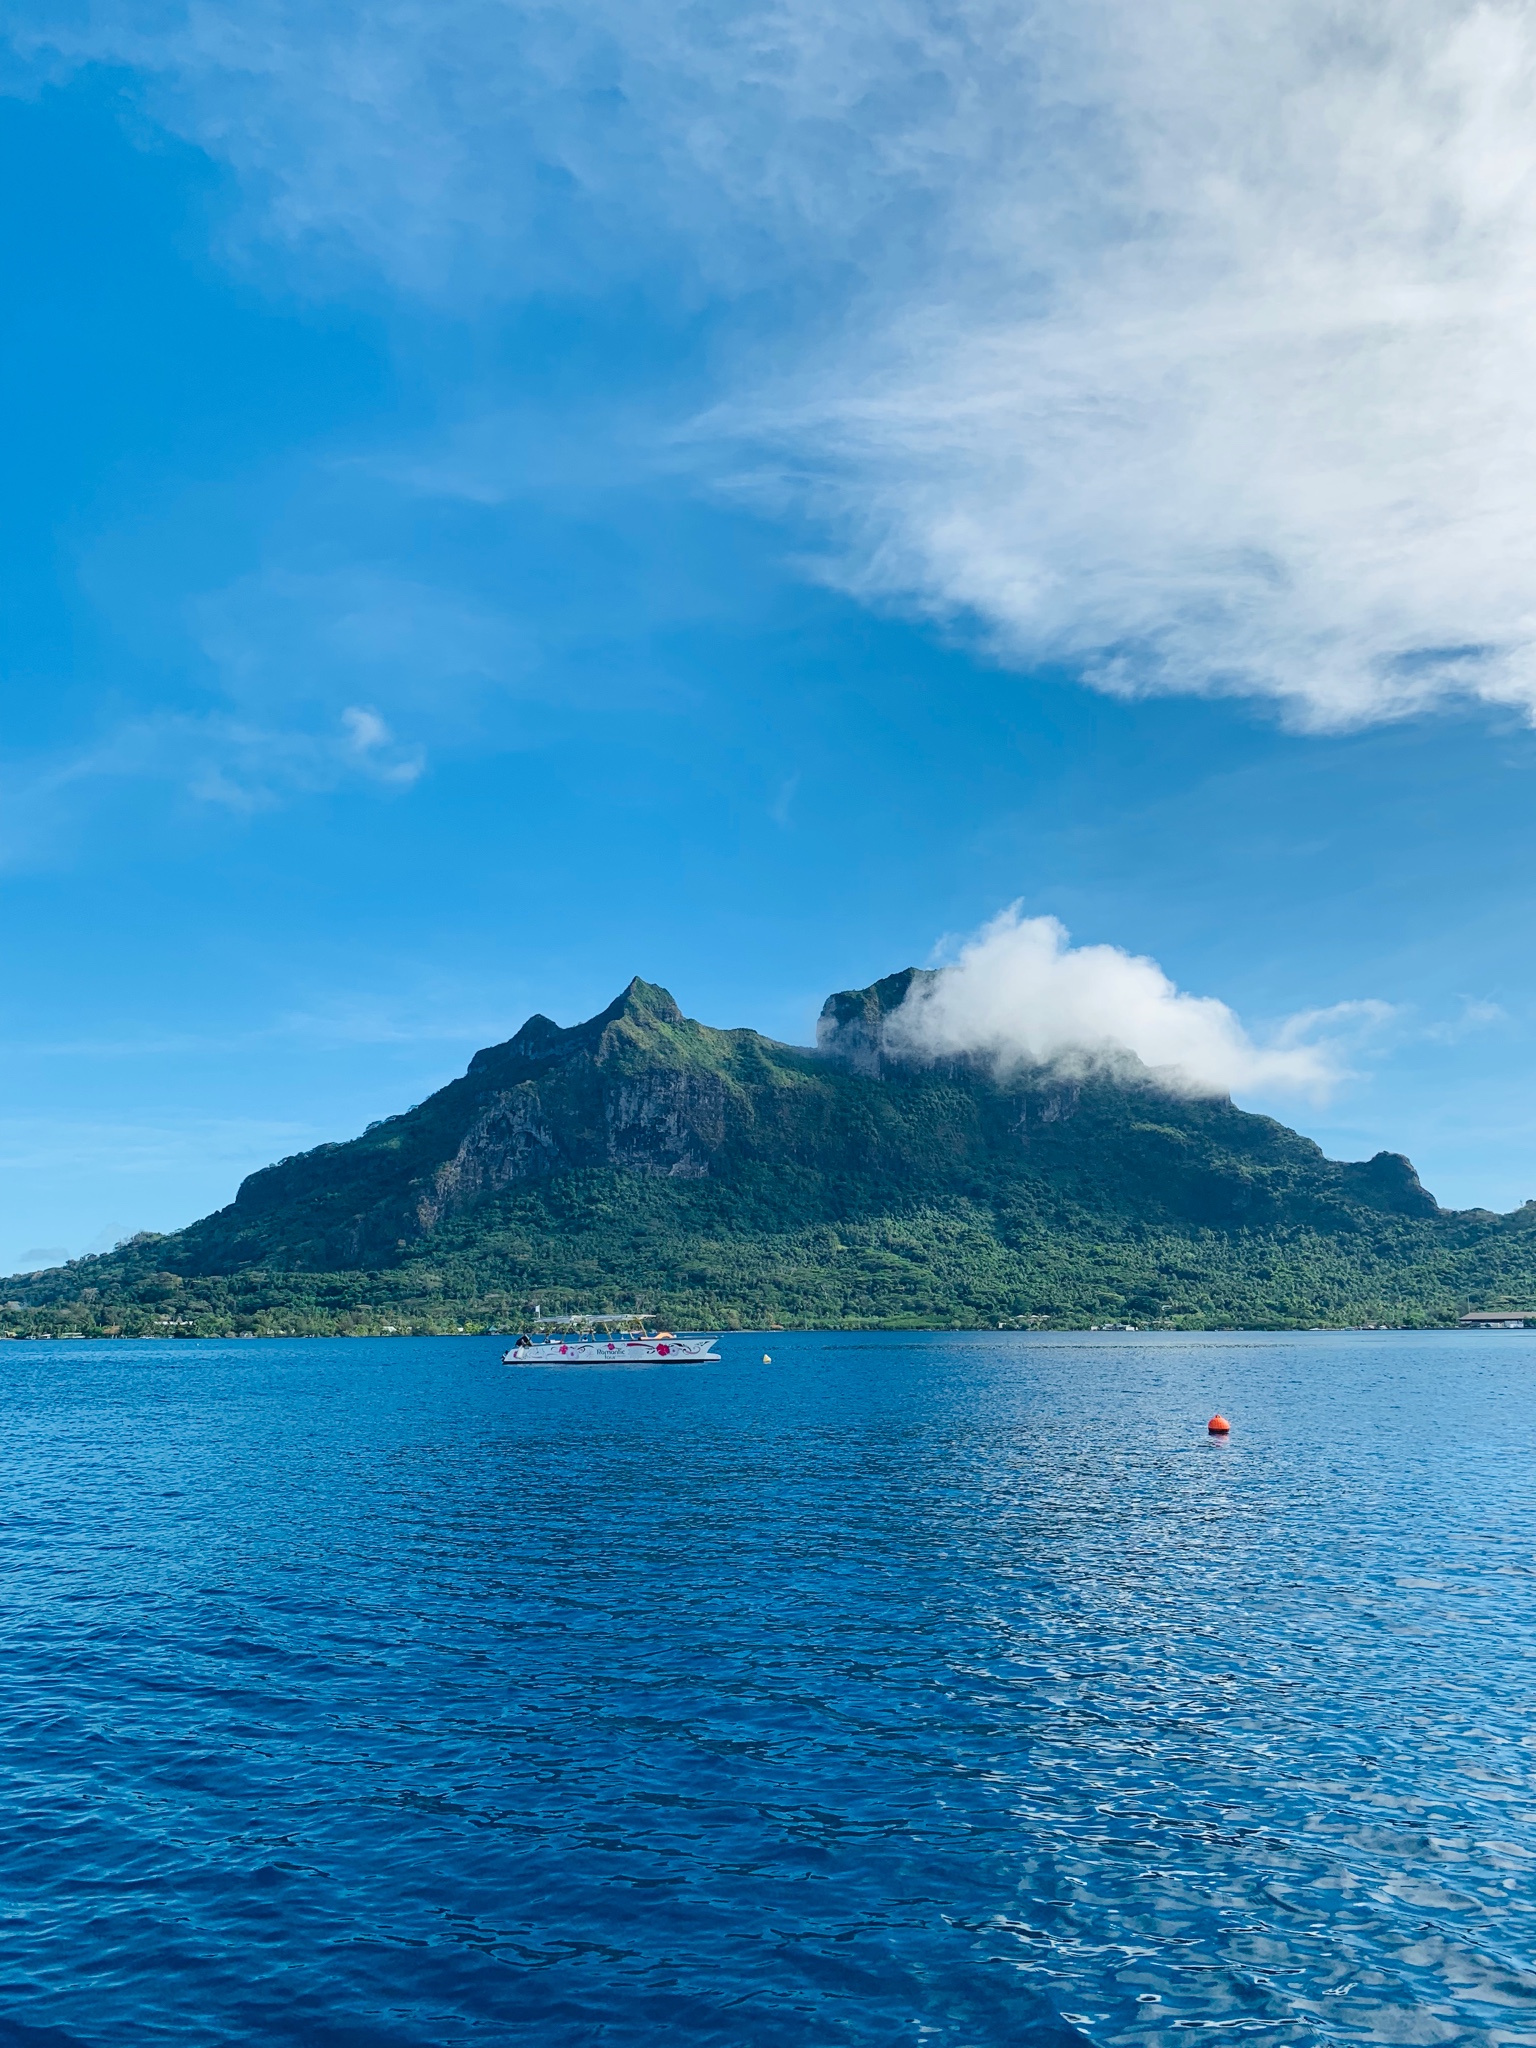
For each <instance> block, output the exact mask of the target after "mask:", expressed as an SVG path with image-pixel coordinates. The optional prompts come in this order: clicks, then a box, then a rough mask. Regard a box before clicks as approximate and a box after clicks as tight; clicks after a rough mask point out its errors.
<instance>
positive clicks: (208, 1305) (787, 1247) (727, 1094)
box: [0, 976, 1536, 1336]
mask: <svg viewBox="0 0 1536 2048" xmlns="http://www.w3.org/2000/svg"><path fill="white" fill-rule="evenodd" d="M908 979H909V977H907V976H897V977H892V978H891V980H890V981H889V982H885V983H879V984H877V985H876V987H875V988H874V989H872V990H863V991H857V992H855V993H853V994H851V995H844V996H840V997H836V998H834V999H833V1001H832V1002H831V1003H829V1005H828V1011H827V1029H828V1042H827V1046H826V1049H825V1050H824V1051H823V1052H822V1053H820V1054H816V1053H809V1052H805V1051H802V1050H799V1049H797V1048H794V1047H789V1046H780V1045H775V1044H773V1043H772V1042H770V1041H768V1040H765V1039H763V1038H760V1037H758V1035H757V1034H756V1033H755V1032H750V1031H732V1032H721V1031H712V1030H709V1029H707V1028H706V1027H705V1026H702V1025H698V1024H694V1023H691V1022H689V1021H688V1020H686V1019H684V1018H683V1017H682V1016H681V1015H680V1013H679V1012H678V1010H677V1008H676V1005H675V1004H673V1002H672V1000H671V998H670V997H669V996H668V995H667V994H666V992H665V991H664V990H660V989H654V988H650V987H648V986H647V985H646V984H645V983H642V982H636V983H633V984H632V985H631V987H630V988H629V989H628V990H627V991H626V992H625V994H624V995H623V996H622V997H620V999H619V1000H618V1002H617V1003H615V1004H613V1005H612V1006H611V1007H610V1008H609V1009H608V1010H606V1011H604V1012H603V1014H602V1015H601V1016H600V1017H597V1018H594V1019H592V1020H591V1021H590V1022H589V1023H587V1024H584V1025H579V1026H576V1027H575V1028H573V1029H572V1030H569V1031H562V1030H560V1029H559V1028H558V1027H557V1026H555V1025H553V1024H551V1023H550V1022H549V1021H548V1020H547V1019H545V1018H541V1017H535V1018H533V1019H531V1020H530V1021H529V1023H528V1024H526V1025H525V1026H524V1027H523V1029H522V1031H520V1032H519V1033H518V1035H517V1037H516V1038H514V1039H512V1040H511V1041H509V1043H508V1044H506V1045H502V1046H496V1047H493V1048H491V1049H490V1050H488V1051H486V1052H482V1053H479V1054H477V1055H476V1057H475V1059H474V1061H473V1062H472V1063H471V1066H470V1069H469V1072H468V1073H467V1074H466V1075H465V1076H464V1077H463V1078H462V1079H461V1080H458V1081H455V1082H453V1083H452V1084H451V1085H450V1086H449V1087H447V1088H445V1089H443V1090H441V1091H440V1092H439V1093H438V1094H437V1095H435V1096H433V1097H432V1098H431V1099H430V1100H429V1101H428V1102H425V1103H423V1104H421V1105H420V1106H419V1107H418V1108H416V1109H413V1110H410V1111H408V1112H407V1113H406V1114H405V1115H403V1116H399V1117H393V1118H391V1119H389V1120H388V1121H387V1122H385V1123H382V1124H379V1125H376V1126H374V1127H373V1128H372V1129H370V1130H369V1131H367V1132H366V1133H364V1135H363V1136H362V1137H361V1138H358V1139H355V1140H353V1141H352V1142H351V1143H350V1144H345V1145H327V1146H321V1147H320V1148H319V1149H318V1150H317V1151H314V1152H310V1153H306V1154H303V1155H302V1156H300V1157H298V1158H296V1159H290V1160H285V1161H283V1162H281V1163H280V1164H279V1165H277V1166H273V1167H269V1168H267V1169H265V1170H264V1171H263V1172H261V1173H257V1174H253V1175H252V1176H251V1177H250V1179H249V1180H247V1181H246V1182H245V1184H244V1185H243V1186H242V1188H241V1189H240V1192H239V1195H238V1196H237V1198H236V1200H235V1201H234V1202H233V1203H232V1204H231V1205H230V1206H229V1207H228V1208H227V1209H222V1210H220V1211H218V1212H217V1214H215V1215H213V1216H209V1217H205V1218H204V1219H203V1220H202V1221H201V1222H199V1223H195V1224H192V1225H191V1226H189V1228H187V1229H186V1230H183V1231H179V1232H177V1233H175V1234H174V1235H170V1236H151V1235H144V1236H141V1237H139V1238H136V1239H134V1240H133V1241H132V1242H130V1243H128V1244H126V1245H123V1246H120V1247H119V1248H118V1249H117V1250H116V1251H114V1252H112V1253H109V1254H107V1255H105V1256H104V1257H100V1258H89V1259H82V1260H78V1261H74V1262H72V1263H71V1264H70V1265H68V1266H66V1267H63V1268H59V1269H57V1270H55V1271H52V1272H49V1273H43V1274H37V1275H33V1276H29V1277H26V1278H22V1279H14V1280H11V1281H8V1282H4V1283H0V1290H3V1293H4V1295H5V1297H6V1300H5V1304H4V1305H3V1306H0V1330H3V1331H4V1332H5V1333H6V1334H8V1335H12V1336H30V1335H42V1334H47V1335H60V1336H63V1335H74V1334H78V1335H80V1336H105V1335H121V1336H147V1335H168V1334H181V1335H187V1336H238V1335H241V1334H244V1333H248V1334H251V1335H258V1336H260V1335H269V1334H287V1333H293V1334H315V1335H320V1334H327V1333H347V1332H357V1333H376V1332H387V1331H399V1332H437V1331H454V1330H459V1329H465V1330H485V1329H493V1328H503V1329H505V1328H509V1327H512V1326H515V1325H516V1323H517V1322H518V1321H519V1320H520V1319H521V1317H522V1316H523V1315H524V1314H525V1313H526V1312H527V1310H528V1308H529V1307H530V1305H531V1304H532V1303H534V1302H537V1303H539V1304H540V1305H541V1306H542V1308H543V1309H544V1310H545V1311H546V1312H554V1311H561V1310H566V1309H577V1308H587V1309H596V1308H606V1307H610V1306H615V1305H617V1306H621V1307H622V1306H627V1305H629V1304H630V1303H631V1302H633V1301H635V1300H636V1299H637V1297H638V1298H639V1299H640V1300H642V1301H643V1302H644V1304H645V1305H646V1306H647V1307H651V1308H654V1309H655V1310H657V1311H658V1312H659V1313H660V1314H662V1315H663V1316H664V1317H665V1318H666V1320H667V1321H668V1322H671V1323H675V1324H677V1325H679V1326H682V1327H706V1328H708V1327H715V1328H727V1329H728V1328H731V1327H733V1326H736V1327H752V1326H758V1325H762V1324H765V1323H783V1324H786V1325H789V1326H792V1327H793V1326H797V1325H815V1326H821V1327H828V1328H869V1327H902V1326H942V1327H964V1326H975V1325H982V1326H996V1325H998V1324H1007V1325H1014V1326H1042V1327H1055V1328H1060V1327H1069V1328H1070V1327H1084V1326H1087V1325H1089V1324H1095V1323H1097V1324H1102V1323H1126V1322H1129V1323H1136V1324H1138V1325H1140V1326H1143V1327H1146V1326H1149V1325H1151V1326H1161V1327H1168V1328H1184V1329H1197V1328H1209V1327H1213V1326H1217V1327H1219V1326H1232V1325H1243V1326H1247V1327H1265V1328H1297V1327H1310V1326H1314V1325H1339V1324H1359V1323H1377V1324H1393V1325H1408V1326H1413V1327H1429V1326H1434V1325H1442V1324H1446V1323H1450V1322H1453V1321H1454V1320H1455V1317H1456V1315H1457V1314H1458V1313H1459V1312H1460V1311H1461V1310H1462V1308H1464V1307H1465V1306H1466V1304H1467V1303H1468V1301H1475V1302H1476V1303H1478V1304H1479V1305H1483V1306H1500V1305H1511V1306H1519V1305H1524V1304H1526V1303H1529V1302H1531V1301H1532V1300H1536V1205H1533V1204H1528V1205H1527V1206H1526V1207H1525V1208H1524V1209H1521V1210H1517V1211H1516V1212H1515V1213H1514V1214H1513V1215H1511V1216H1507V1217H1500V1216H1494V1215H1491V1214H1489V1213H1487V1212H1484V1211H1471V1212H1468V1213H1464V1214H1449V1213H1447V1212H1444V1211H1442V1210H1440V1209H1438V1208H1437V1207H1436V1205H1435V1203H1434V1202H1433V1200H1432V1199H1431V1198H1430V1196H1428V1195H1427V1194H1426V1193H1425V1191H1424V1190H1423V1189H1422V1188H1421V1187H1420V1186H1419V1183H1418V1179H1417V1177H1416V1175H1415V1174H1414V1172H1413V1169H1412V1167H1411V1166H1410V1165H1409V1164H1408V1162H1407V1161H1406V1160H1405V1159H1402V1158H1400V1157H1398V1156H1397V1155H1396V1154H1390V1153H1382V1154H1378V1156H1377V1157H1376V1158H1375V1159H1374V1160H1371V1161H1368V1162H1365V1163H1362V1164H1343V1163H1340V1162H1337V1161H1331V1160H1328V1159H1325V1158H1324V1157H1323V1154H1322V1153H1321V1151H1320V1150H1319V1149H1318V1147H1317V1146H1316V1145H1314V1144H1312V1142H1311V1141H1310V1140H1309V1139H1306V1138H1303V1137H1300V1136H1298V1135H1297V1133H1296V1132H1294V1131H1290V1130H1287V1129H1286V1128H1285V1126H1284V1125H1281V1124H1278V1123H1275V1122H1273V1121H1272V1120H1270V1119H1269V1118H1265V1117H1257V1116H1250V1115H1248V1114H1246V1113H1245V1112H1243V1111H1241V1110H1237V1109H1234V1108H1233V1107H1232V1105H1231V1104H1230V1103H1229V1102H1226V1101H1199V1102H1190V1101H1183V1100H1179V1099H1176V1098H1173V1097H1170V1096H1168V1095H1166V1094H1164V1093H1161V1092H1159V1091H1158V1090H1157V1089H1156V1088H1155V1087H1154V1086H1153V1085H1152V1083H1151V1081H1150V1078H1149V1077H1148V1076H1146V1075H1145V1074H1141V1073H1133V1072H1126V1073H1121V1074H1118V1075H1115V1076H1110V1075H1105V1074H1098V1075H1096V1076H1090V1077H1087V1078H1083V1079H1080V1080H1071V1079H1066V1078H1063V1077H1062V1076H1061V1075H1059V1074H1053V1073H1049V1072H1030V1073H1023V1074H1013V1075H1007V1076H1004V1077H1002V1078H1001V1079H999V1078H998V1077H996V1076H994V1075H993V1074H992V1073H991V1072H990V1071H989V1070H986V1069H983V1068H981V1067H979V1066H977V1065H974V1064H969V1063H964V1062H950V1063H946V1064H943V1065H930V1066H918V1065H913V1064H902V1063H892V1062H889V1061H887V1060H884V1059H883V1058H882V1056H881V1054H880V1050H879V1030H878V1026H879V1021H880V1017H881V1015H882V1014H883V1013H884V1012H885V1011H887V1010H889V1009H890V1008H892V1007H894V1005H895V1004H896V1003H897V1002H899V1001H900V999H901V996H902V995H903V994H904V993H905V989H906V986H907V982H908Z"/></svg>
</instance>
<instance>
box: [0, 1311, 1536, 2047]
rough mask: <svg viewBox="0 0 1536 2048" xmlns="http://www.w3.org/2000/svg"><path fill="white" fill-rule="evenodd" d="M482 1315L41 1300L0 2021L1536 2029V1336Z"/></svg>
mask: <svg viewBox="0 0 1536 2048" xmlns="http://www.w3.org/2000/svg"><path fill="white" fill-rule="evenodd" d="M765 1346H766V1348H767V1349H768V1350H769V1351H770V1352H771V1353H772V1362H771V1363H764V1362H763V1356H762V1354H763V1351H764V1348H765ZM500 1349H501V1346H500V1345H499V1344H498V1343H497V1341H496V1340H495V1339H487V1338H463V1339H430V1340H414V1339H381V1340H337V1341H323V1342H316V1341H311V1342H292V1343H289V1342H244V1343H239V1342H230V1343H191V1342H167V1343H163V1344H162V1343H148V1342H125V1343H117V1344H85V1343H80V1342H73V1343H55V1344H43V1343H13V1344H4V1345H0V1389H3V1406H0V1429H3V1454H4V1496H3V1518H0V1537H3V1546H4V1547H3V1558H0V1568H3V1618H4V1639H3V1658H0V1708H3V1714H0V1739H3V1751H0V1769H3V1774H4V1775H3V1795H4V1796H3V1805H0V2044H7V2048H8V2044H30V2048H44V2044H52V2048H68V2044H90V2048H108V2044H111V2048H132V2044H138V2043H151V2042H153V2043H160V2042H165V2043H172V2042H174V2043H176V2044H179V2048H193V2044H200V2043H214V2042H219V2043H224V2042H242V2043H268V2042H271V2043H298V2042H302V2043H315V2044H337V2048H340V2044H348V2048H365V2044H366V2048H376V2044H377V2048H385V2044H391V2048H393V2044H399V2048H405V2044H422V2048H456V2044H460V2043H470V2042H473V2043H491V2042H518V2043H521V2042H528V2043H538V2044H540V2048H546V2044H547V2048H566V2044H577V2043H580V2044H588V2043H591V2044H604V2048H626V2044H631V2043H668V2044H679V2048H690V2044H696V2043H697V2044H703V2043H731V2044H740V2043H748V2044H757V2043H761V2044H764V2048H779V2044H783V2048H840V2044H847V2048H854V2044H860V2048H862V2044H866V2043H869V2044H875V2043H880V2044H884V2043H904V2042H913V2043H922V2044H929V2048H931V2044H941V2048H992V2044H1002V2043H1010V2044H1014V2043H1025V2044H1028V2043H1041V2044H1045V2043H1056V2044H1065V2043H1068V2042H1072V2041H1077V2040H1081V2039H1083V2038H1087V2039H1089V2040H1092V2041H1094V2042H1098V2043H1125V2044H1131V2043H1134V2044H1137V2048H1154V2044H1158V2048H1175V2044H1188V2043H1190V2042H1191V2041H1192V2040H1195V2039H1200V2038H1204V2039H1208V2040H1213V2039H1221V2038H1223V2037H1236V2036H1243V2037H1248V2038H1257V2039H1260V2040H1263V2041H1265V2042H1276V2043H1281V2042H1304V2041H1351V2042H1354V2041H1359V2042H1367V2041H1369V2042H1386V2043H1442V2042H1461V2041H1468V2042H1470V2041H1486V2042H1489V2043H1496V2042H1497V2043H1506V2042H1507V2043H1526V2042H1532V2043H1536V1780H1533V1772H1536V1711H1533V1703H1536V1332H1533V1333H1525V1334H1498V1335H1483V1334H1478V1335H1472V1336H1461V1335H1416V1336H1402V1335H1395V1334H1385V1333H1382V1334H1360V1335H1354V1334H1331V1335H1322V1336H1295V1337H1293V1336H1247V1337H1229V1336H1189V1337H1183V1336H1132V1335H1100V1336H1093V1335H1089V1336H1083V1337H1074V1336H1060V1337H1049V1336H1034V1337H1028V1336H1005V1335H1001V1334H995V1335H994V1334H977V1335H960V1336H948V1335H946V1336H931V1335H910V1336H909V1335H901V1336H882V1335H857V1336H817V1335H774V1336H773V1337H771V1338H767V1339H765V1338H763V1337H761V1336H759V1337H730V1338H726V1339H723V1340H722V1342H721V1352H722V1363H720V1364H719V1365H715V1366H703V1367H697V1366H696V1367H666V1366H664V1367H659V1368H656V1369H652V1370H617V1371H615V1370H607V1369H596V1368H592V1369H576V1370H565V1371H551V1370H537V1371H530V1370H525V1369H507V1368H505V1367H503V1366H502V1365H501V1364H500V1362H499V1353H500ZM1217 1407H1220V1408H1221V1409H1222V1410H1223V1411H1224V1412H1225V1413H1226V1414H1227V1415H1228V1416H1230V1418H1231V1420H1232V1424H1233V1430H1232V1435H1231V1438H1230V1439H1229V1440H1227V1441H1225V1442H1223V1441H1213V1440H1211V1439H1209V1438H1208V1437H1207V1434H1206V1431H1205V1421H1206V1418H1207V1416H1208V1415H1209V1414H1210V1413H1211V1411H1212V1410H1213V1409H1215V1408H1217Z"/></svg>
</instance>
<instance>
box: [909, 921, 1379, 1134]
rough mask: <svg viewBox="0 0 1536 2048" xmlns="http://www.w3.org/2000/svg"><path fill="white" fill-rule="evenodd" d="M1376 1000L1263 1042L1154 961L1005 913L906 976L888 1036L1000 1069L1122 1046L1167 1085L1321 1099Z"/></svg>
mask: <svg viewBox="0 0 1536 2048" xmlns="http://www.w3.org/2000/svg"><path fill="white" fill-rule="evenodd" d="M1389 1014H1390V1012H1389V1010H1388V1006H1387V1005H1386V1004H1383V1003H1373V1002H1359V1003H1348V1004H1342V1005H1339V1006H1338V1007H1337V1008H1335V1009H1332V1010H1329V1011H1326V1012H1309V1013H1307V1014H1305V1015H1302V1016H1299V1017H1295V1018H1292V1019H1290V1020H1289V1021H1288V1022H1287V1024H1286V1025H1285V1026H1283V1027H1282V1029H1281V1030H1280V1031H1279V1032H1278V1033H1277V1034H1276V1035H1275V1036H1274V1038H1273V1039H1272V1040H1271V1041H1270V1042H1269V1043H1268V1044H1265V1045H1260V1044H1256V1043H1255V1042H1254V1040H1253V1039H1252V1038H1251V1037H1250V1036H1249V1034H1248V1033H1247V1032H1246V1031H1245V1030H1244V1029H1243V1026H1242V1023H1241V1022H1240V1020H1239V1019H1238V1017H1237V1016H1236V1015H1235V1013H1234V1012H1233V1011H1232V1010H1230V1009H1229V1008H1228V1007H1227V1005H1226V1004H1225V1003H1223V1002H1219V1001H1217V999H1216V998H1215V997H1213V996H1192V995H1187V994H1186V993H1185V992H1184V991H1183V990H1182V989H1180V988H1177V987H1175V985H1174V983H1173V982H1172V981H1170V980H1169V978H1168V976H1167V975H1166V974H1165V973H1164V972H1163V970H1162V968H1161V967H1159V966H1158V964H1157V962H1156V961H1155V960H1149V959H1147V958H1145V957H1144V956H1141V955H1137V954H1132V953H1126V952H1122V951H1121V949H1120V948H1119V947H1118V946H1074V945H1073V944H1072V943H1071V938H1070V934H1069V933H1068V932H1067V930H1066V928H1065V926H1063V925H1062V924H1061V923H1060V922H1059V921H1058V920H1057V919H1056V918H1054V917H1021V916H1020V915H1019V913H1018V910H1017V908H1014V909H1012V910H1007V911H1004V912H1003V914H1002V915H1001V916H1000V917H997V918H994V919H993V920H992V922H991V923H990V924H988V925H986V926H984V927H983V928H982V930H981V931H980V932H978V933H977V934H976V936H975V937H974V938H972V939H971V940H969V941H968V942H967V943H966V944H965V945H964V946H962V948H961V949H960V953H959V956H958V958H957V959H956V960H955V961H954V962H953V963H952V964H951V965H949V966H947V967H945V968H943V969H942V970H941V971H940V972H939V973H938V974H936V975H932V976H927V977H924V978H923V979H922V980H920V981H917V982H915V983H914V984H913V986H912V989H911V991H910V992H909V994H908V995H907V998H906V1000H905V1001H904V1002H903V1003H902V1005H901V1007H900V1008H899V1009H898V1010H896V1011H895V1012H894V1013H893V1014H892V1015H891V1017H890V1018H889V1019H888V1020H887V1023H886V1026H885V1035H886V1042H887V1044H888V1045H890V1046H891V1047H892V1048H893V1049H894V1050H901V1049H903V1048H906V1049H909V1050H911V1051H914V1052H921V1053H928V1054H935V1053H937V1054H943V1053H958V1052H971V1053H981V1054H982V1055H984V1056H985V1057H987V1058H990V1059H991V1060H993V1061H994V1062H995V1063H996V1065H997V1066H998V1067H999V1068H1002V1069H1006V1068H1008V1067H1011V1066H1020V1065H1027V1066H1056V1067H1060V1068H1062V1069H1064V1070H1067V1071H1073V1070H1076V1071H1085V1070H1087V1069H1089V1068H1092V1067H1104V1066H1110V1067H1113V1066H1115V1065H1117V1064H1120V1063H1121V1062H1123V1061H1124V1059H1125V1056H1126V1055H1127V1054H1130V1055H1132V1056H1133V1057H1134V1058H1135V1059H1137V1060H1140V1061H1141V1062H1142V1064H1143V1065H1144V1066H1147V1067H1150V1068H1152V1069H1153V1070H1154V1072H1156V1073H1157V1075H1158V1076H1159V1078H1160V1080H1161V1081H1162V1082H1163V1083H1164V1085H1165V1086H1167V1087H1169V1088H1170V1089H1171V1090H1172V1092H1174V1093H1175V1094H1183V1095H1190V1096H1200V1095H1225V1094H1228V1093H1230V1092H1231V1091H1232V1090H1234V1089H1236V1090H1239V1091H1241V1090H1246V1089H1255V1088H1257V1089H1266V1090H1270V1091H1274V1092H1277V1093H1292V1094H1295V1093H1300V1094H1305V1095H1312V1096H1319V1095H1324V1094H1326V1093H1327V1091H1328V1089H1329V1088H1330V1087H1332V1086H1333V1084H1334V1083H1335V1082H1337V1081H1339V1080H1340V1079H1342V1078H1343V1075H1344V1071H1345V1069H1344V1064H1343V1058H1342V1052H1341V1046H1340V1037H1341V1035H1342V1034H1348V1033H1351V1032H1357V1031H1358V1030H1359V1029H1360V1028H1361V1027H1369V1026H1370V1025H1371V1024H1374V1023H1377V1022H1380V1021H1383V1020H1384V1019H1385V1018H1386V1017H1387V1016H1388V1015H1389Z"/></svg>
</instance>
